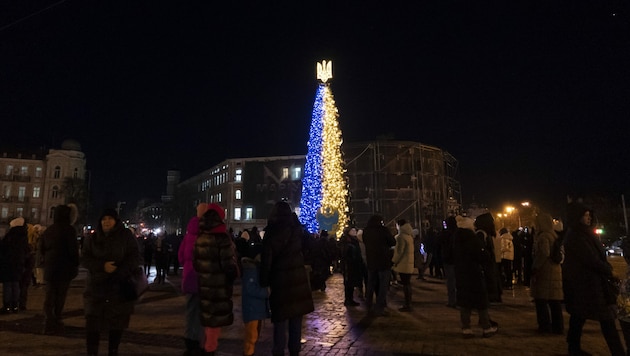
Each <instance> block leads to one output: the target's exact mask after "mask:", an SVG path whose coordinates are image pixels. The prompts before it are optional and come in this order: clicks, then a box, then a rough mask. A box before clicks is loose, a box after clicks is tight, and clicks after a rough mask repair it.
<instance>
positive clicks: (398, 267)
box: [392, 224, 414, 274]
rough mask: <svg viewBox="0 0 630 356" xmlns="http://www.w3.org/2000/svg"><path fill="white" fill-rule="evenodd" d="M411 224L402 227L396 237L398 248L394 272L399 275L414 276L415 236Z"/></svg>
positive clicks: (393, 261) (394, 261)
mask: <svg viewBox="0 0 630 356" xmlns="http://www.w3.org/2000/svg"><path fill="white" fill-rule="evenodd" d="M412 230H413V229H412V228H411V225H410V224H404V225H403V226H401V227H400V232H399V233H398V235H396V247H395V248H394V258H392V263H393V264H394V268H393V269H394V271H396V272H398V273H406V274H412V273H413V269H414V265H413V236H412Z"/></svg>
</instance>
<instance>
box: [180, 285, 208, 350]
mask: <svg viewBox="0 0 630 356" xmlns="http://www.w3.org/2000/svg"><path fill="white" fill-rule="evenodd" d="M199 304H200V301H199V294H186V326H185V329H184V337H185V338H186V339H190V340H195V341H199V344H200V345H201V346H203V343H204V336H203V335H204V332H203V327H202V326H201V309H200V307H199Z"/></svg>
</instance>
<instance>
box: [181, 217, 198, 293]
mask: <svg viewBox="0 0 630 356" xmlns="http://www.w3.org/2000/svg"><path fill="white" fill-rule="evenodd" d="M198 234H199V217H197V216H194V217H193V218H192V219H190V221H188V226H187V227H186V234H185V235H184V239H183V240H182V244H181V245H180V247H179V251H177V258H178V260H179V264H180V265H182V266H183V271H182V292H183V293H185V294H197V293H199V281H198V278H199V277H198V276H197V272H195V269H194V268H193V252H194V250H195V240H197V235H198Z"/></svg>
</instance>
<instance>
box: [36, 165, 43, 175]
mask: <svg viewBox="0 0 630 356" xmlns="http://www.w3.org/2000/svg"><path fill="white" fill-rule="evenodd" d="M41 176H42V167H37V168H35V177H41Z"/></svg>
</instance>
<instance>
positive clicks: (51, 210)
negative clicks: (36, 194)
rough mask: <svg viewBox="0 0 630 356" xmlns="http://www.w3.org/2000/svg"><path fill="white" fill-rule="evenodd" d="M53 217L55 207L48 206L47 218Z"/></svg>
mask: <svg viewBox="0 0 630 356" xmlns="http://www.w3.org/2000/svg"><path fill="white" fill-rule="evenodd" d="M54 217H55V207H52V208H50V213H49V214H48V218H49V219H52V218H54Z"/></svg>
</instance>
